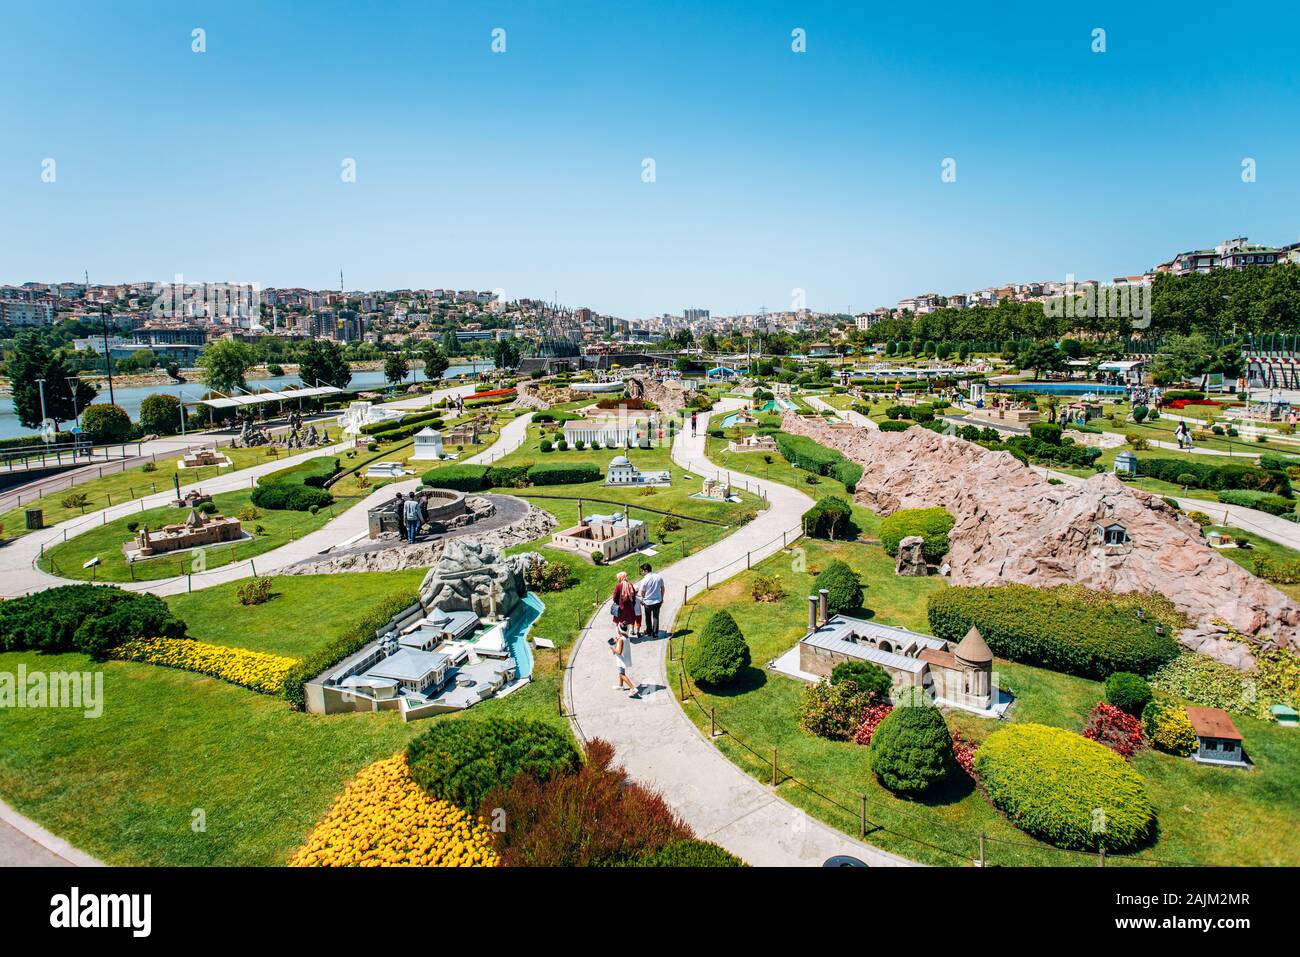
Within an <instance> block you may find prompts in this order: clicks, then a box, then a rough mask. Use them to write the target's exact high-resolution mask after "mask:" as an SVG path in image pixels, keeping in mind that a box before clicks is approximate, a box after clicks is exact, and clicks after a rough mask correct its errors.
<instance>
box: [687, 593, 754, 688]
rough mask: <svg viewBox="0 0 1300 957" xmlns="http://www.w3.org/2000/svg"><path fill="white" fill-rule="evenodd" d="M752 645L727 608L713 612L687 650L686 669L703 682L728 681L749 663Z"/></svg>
mask: <svg viewBox="0 0 1300 957" xmlns="http://www.w3.org/2000/svg"><path fill="white" fill-rule="evenodd" d="M749 663H750V654H749V645H748V644H746V643H745V636H744V635H743V634H741V632H740V626H739V625H737V624H736V620H735V619H734V618H732V617H731V615H730V614H729V613H728V612H725V611H718V612H714V613H713V617H712V618H710V619H709V621H708V624H706V625H705V626H704V631H703V632H702V633H701V634H700V640H699V641H698V642H696V643H695V644H694V645H693V646H692V647H691V649H690V651H688V652H687V653H686V672H687V674H689V675H690V676H691V678H693V679H694V680H695V681H698V682H699V683H700V684H702V685H725V684H728V683H729V682H731V681H734V680H735V679H736V676H737V675H739V674H740V673H741V672H742V671H744V670H745V669H746V668H748V667H749Z"/></svg>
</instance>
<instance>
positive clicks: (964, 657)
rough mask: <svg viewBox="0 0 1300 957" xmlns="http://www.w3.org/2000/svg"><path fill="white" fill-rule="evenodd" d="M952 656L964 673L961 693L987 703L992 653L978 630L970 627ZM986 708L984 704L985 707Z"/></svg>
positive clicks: (991, 669) (991, 670) (991, 671)
mask: <svg viewBox="0 0 1300 957" xmlns="http://www.w3.org/2000/svg"><path fill="white" fill-rule="evenodd" d="M952 654H953V657H954V658H956V659H957V664H958V665H959V666H960V667H961V670H962V671H963V672H965V674H964V675H963V682H962V684H963V687H962V691H963V693H964V694H967V695H970V696H971V697H973V698H975V699H983V700H984V701H985V702H987V701H988V700H989V699H990V697H991V696H990V694H989V686H990V684H991V678H992V675H993V652H992V651H990V650H989V646H988V643H987V642H985V640H984V636H983V635H981V634H980V630H979V629H978V628H975V627H973V626H972V627H971V630H970V631H968V632H966V637H965V638H963V639H962V640H961V641H960V642H958V643H957V647H956V648H954V649H953V651H952ZM987 706H988V705H987V703H986V704H985V707H987Z"/></svg>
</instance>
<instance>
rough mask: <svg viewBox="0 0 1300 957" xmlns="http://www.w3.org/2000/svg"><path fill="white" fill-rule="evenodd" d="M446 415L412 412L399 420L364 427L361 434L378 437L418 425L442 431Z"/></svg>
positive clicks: (440, 412)
mask: <svg viewBox="0 0 1300 957" xmlns="http://www.w3.org/2000/svg"><path fill="white" fill-rule="evenodd" d="M444 415H445V413H444V412H442V411H435V412H412V413H410V414H409V415H404V416H402V417H401V418H399V419H385V420H384V421H382V422H371V423H370V424H369V425H363V426H362V427H361V434H362V435H374V436H378V435H380V434H381V433H384V432H396V431H398V430H399V429H402V428H405V427H409V426H412V425H418V426H420V427H421V428H424V427H425V426H428V427H429V428H431V429H440V428H442V425H443V416H444Z"/></svg>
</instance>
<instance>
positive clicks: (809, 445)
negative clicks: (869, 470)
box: [772, 432, 862, 492]
mask: <svg viewBox="0 0 1300 957" xmlns="http://www.w3.org/2000/svg"><path fill="white" fill-rule="evenodd" d="M772 438H773V439H774V440H775V442H776V447H777V449H778V451H780V453H781V455H782V457H784V458H785V460H786V461H787V462H789V463H790V464H791V465H793V466H794V467H795V468H800V469H803V470H804V471H806V472H812V473H813V474H815V475H826V476H830V477H831V478H834V479H837V480H839V481H840V482H842V483H843V484H844V487H845V488H846V489H847V490H848V491H850V492H852V491H853V490H854V488H855V487H856V485H857V483H858V482H859V481H860V480H861V479H862V466H861V465H859V464H858V463H857V462H853V461H850V460H849V459H846V458H845V457H844V456H843V455H841V454H840V453H839V452H837V451H835V450H834V449H828V448H827V447H826V446H824V445H822V444H820V443H818V442H816V441H814V440H813V439H810V438H808V436H806V435H792V434H790V433H789V432H773V433H772Z"/></svg>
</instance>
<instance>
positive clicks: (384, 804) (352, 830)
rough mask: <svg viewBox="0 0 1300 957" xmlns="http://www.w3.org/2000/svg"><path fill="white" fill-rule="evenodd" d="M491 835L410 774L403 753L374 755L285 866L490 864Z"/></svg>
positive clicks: (493, 855)
mask: <svg viewBox="0 0 1300 957" xmlns="http://www.w3.org/2000/svg"><path fill="white" fill-rule="evenodd" d="M496 864H497V855H496V852H495V851H494V850H493V848H492V836H491V834H490V832H489V831H488V829H487V828H486V827H485V826H484V825H483V824H482V823H481V822H479V821H477V820H475V819H474V818H472V817H471V816H470V815H468V814H466V813H465V812H464V811H462V810H461V809H460V808H458V807H456V806H455V805H452V804H448V803H447V802H445V801H437V800H434V799H433V798H431V797H429V795H428V794H426V793H425V792H424V791H423V790H422V789H421V788H420V786H419V785H418V784H416V783H415V781H413V780H412V779H411V773H410V769H409V768H408V767H407V765H406V755H405V754H395V755H393V756H392V757H391V758H385V759H384V760H382V761H376V762H375V763H374V764H372V765H370V766H369V767H368V768H365V769H363V770H362V771H361V773H359V774H358V775H357V776H356V777H355V778H353V779H352V780H351V781H349V782H348V784H347V787H345V788H344V789H343V793H342V794H341V795H339V797H338V798H337V799H336V800H335V801H334V806H333V807H331V808H330V809H329V812H328V813H326V815H325V816H324V817H323V818H322V819H321V821H320V823H319V824H317V825H316V829H315V830H314V831H312V832H311V835H310V836H309V837H308V838H307V841H306V843H304V844H303V846H302V847H300V848H298V850H297V851H295V852H294V854H293V856H292V857H291V858H289V866H290V867H392V866H400V865H410V866H416V867H495V866H496Z"/></svg>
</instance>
